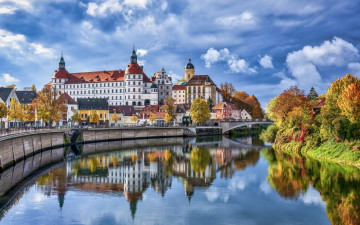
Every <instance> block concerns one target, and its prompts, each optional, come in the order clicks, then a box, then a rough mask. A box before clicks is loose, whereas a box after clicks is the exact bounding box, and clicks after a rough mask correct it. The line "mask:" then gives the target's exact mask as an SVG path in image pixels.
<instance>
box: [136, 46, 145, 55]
mask: <svg viewBox="0 0 360 225" xmlns="http://www.w3.org/2000/svg"><path fill="white" fill-rule="evenodd" d="M147 53H148V51H147V50H146V49H140V48H139V49H138V50H136V54H138V56H139V57H142V56H145V55H146V54H147Z"/></svg>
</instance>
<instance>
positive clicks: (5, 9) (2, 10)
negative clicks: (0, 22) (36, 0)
mask: <svg viewBox="0 0 360 225" xmlns="http://www.w3.org/2000/svg"><path fill="white" fill-rule="evenodd" d="M16 10H17V8H16V7H12V6H0V14H9V15H11V14H14V13H15V11H16Z"/></svg>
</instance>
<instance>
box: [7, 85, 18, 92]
mask: <svg viewBox="0 0 360 225" xmlns="http://www.w3.org/2000/svg"><path fill="white" fill-rule="evenodd" d="M15 87H16V84H10V85H8V86H6V87H5V88H14V89H15V90H14V91H16V89H17V88H15Z"/></svg>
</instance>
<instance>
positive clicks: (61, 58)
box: [59, 51, 65, 70]
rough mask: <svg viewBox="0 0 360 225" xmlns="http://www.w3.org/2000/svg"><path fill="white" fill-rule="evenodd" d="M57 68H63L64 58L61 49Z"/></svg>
mask: <svg viewBox="0 0 360 225" xmlns="http://www.w3.org/2000/svg"><path fill="white" fill-rule="evenodd" d="M59 69H60V70H64V69H65V60H64V55H63V51H61V57H60V61H59Z"/></svg>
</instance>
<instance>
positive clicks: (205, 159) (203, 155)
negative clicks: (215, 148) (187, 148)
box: [190, 147, 210, 173]
mask: <svg viewBox="0 0 360 225" xmlns="http://www.w3.org/2000/svg"><path fill="white" fill-rule="evenodd" d="M209 161H210V152H209V151H208V150H207V149H205V148H203V147H197V148H195V149H193V150H192V151H191V153H190V164H191V167H192V169H193V170H194V172H195V173H204V172H205V169H206V167H207V166H208V165H209Z"/></svg>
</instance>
